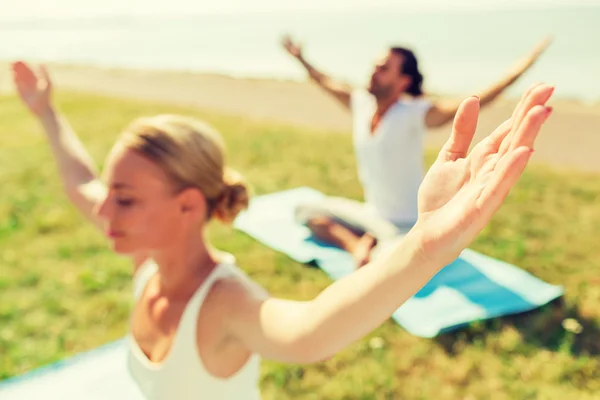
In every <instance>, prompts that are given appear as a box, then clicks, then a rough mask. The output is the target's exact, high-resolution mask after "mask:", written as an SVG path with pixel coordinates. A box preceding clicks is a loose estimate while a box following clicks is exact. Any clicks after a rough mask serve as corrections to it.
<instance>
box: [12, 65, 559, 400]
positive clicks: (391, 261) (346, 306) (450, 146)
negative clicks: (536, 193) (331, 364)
mask: <svg viewBox="0 0 600 400" xmlns="http://www.w3.org/2000/svg"><path fill="white" fill-rule="evenodd" d="M13 71H14V81H15V84H16V87H17V89H18V92H19V94H20V96H21V98H22V99H23V101H24V103H25V104H26V105H27V107H28V108H29V109H30V110H31V112H32V113H33V114H34V115H35V116H36V118H37V119H38V120H39V121H40V123H41V124H42V126H43V128H44V130H45V132H46V135H47V138H48V141H49V143H50V147H51V149H52V151H53V153H54V156H55V158H56V161H57V164H58V168H59V170H60V175H61V177H62V181H63V183H64V187H65V190H66V192H67V193H68V194H69V197H70V199H71V201H72V202H73V203H74V204H75V206H76V207H77V208H78V209H79V210H80V211H81V212H82V213H83V214H84V215H85V216H87V217H88V218H89V219H90V220H91V221H93V222H94V223H95V224H96V225H97V226H98V228H100V229H102V230H104V231H105V232H106V234H107V235H108V236H109V237H110V239H111V240H112V247H113V249H114V251H116V252H117V253H119V254H125V255H128V256H130V257H131V259H132V261H133V265H134V275H133V281H134V289H135V305H134V307H133V310H132V313H131V321H130V329H131V334H130V338H131V340H130V342H129V346H130V349H129V363H130V369H131V372H132V375H133V377H134V379H135V381H136V382H137V383H138V385H139V387H140V389H141V390H142V392H143V393H144V394H145V396H146V397H147V398H149V399H188V398H190V399H191V398H198V396H202V397H203V398H211V399H236V400H237V399H240V398H244V399H258V398H260V394H259V390H258V379H259V362H260V359H261V358H269V359H272V360H277V361H279V362H286V363H313V362H318V361H320V360H324V359H326V358H328V357H331V356H333V355H334V354H335V353H336V352H338V351H340V350H341V349H343V348H345V347H346V346H348V345H349V344H351V343H352V342H354V341H356V340H359V339H360V338H361V337H363V336H364V335H366V334H368V333H369V332H371V331H372V330H373V329H375V328H376V327H378V326H379V325H380V324H382V323H383V322H385V321H386V320H387V319H388V318H389V317H390V315H391V314H392V313H393V312H394V311H395V310H396V309H397V308H398V307H399V306H400V305H401V304H402V303H403V302H405V301H406V300H407V299H408V298H410V297H411V296H412V295H413V294H415V293H416V292H417V291H418V290H419V289H420V288H421V287H422V286H423V285H424V284H425V283H426V282H427V281H428V280H429V279H431V278H432V277H433V276H434V275H435V274H436V273H437V272H438V271H439V270H440V269H441V268H442V267H443V266H444V265H446V264H448V263H449V262H450V261H452V260H453V259H454V258H456V257H457V256H458V254H459V253H460V252H461V251H462V250H463V249H464V248H465V247H466V246H468V245H469V243H471V241H472V240H473V239H474V238H475V236H476V235H477V233H478V232H479V231H480V230H481V229H482V228H483V227H484V226H485V225H486V223H487V222H488V221H489V219H490V218H491V217H492V215H493V214H494V212H495V211H496V210H497V209H498V207H499V206H500V204H501V203H502V201H503V200H504V198H505V197H506V195H507V194H508V192H509V190H510V189H511V187H512V186H513V185H514V184H515V183H516V182H517V180H518V178H519V176H520V175H521V173H522V172H523V170H524V168H525V166H526V164H527V162H528V160H529V157H530V155H531V152H532V150H531V148H532V146H533V143H534V140H535V138H536V136H537V134H538V132H539V129H540V127H541V125H542V124H543V123H544V122H545V121H546V119H547V117H548V116H549V114H550V109H549V108H548V107H545V103H546V102H547V101H548V99H549V98H550V96H551V94H552V88H551V87H550V86H547V85H538V86H535V87H533V88H532V89H530V90H529V91H528V92H527V93H526V94H525V95H524V97H523V98H522V100H521V102H520V103H519V105H518V106H517V108H516V109H515V113H514V114H513V117H512V118H511V119H510V120H509V121H507V122H506V123H504V124H503V125H501V126H500V127H498V129H497V130H496V131H495V132H493V133H492V134H491V135H490V136H488V137H487V138H486V140H484V141H483V142H481V143H479V144H478V145H477V146H476V147H475V148H474V150H473V151H472V152H471V154H469V155H467V151H468V148H469V145H470V143H471V140H472V137H473V134H474V131H475V126H476V123H477V117H478V112H479V104H478V101H477V98H475V97H472V98H469V99H467V100H465V101H464V102H463V103H462V105H461V108H460V110H459V111H458V115H457V118H456V120H455V123H454V129H453V130H452V134H451V138H450V140H449V141H448V143H447V145H446V146H445V147H444V149H443V150H442V152H441V153H440V156H439V158H438V160H437V161H436V163H435V164H434V165H433V167H432V168H431V170H430V171H429V173H428V174H427V176H426V178H425V181H424V183H423V186H422V189H421V192H420V197H419V212H420V214H419V220H418V222H417V224H416V225H415V227H414V228H413V229H412V230H411V231H410V232H409V233H408V235H407V236H406V237H405V238H404V240H402V241H401V242H399V243H398V244H397V245H396V247H395V248H394V249H392V250H391V253H390V254H389V255H387V256H386V257H381V258H378V259H377V260H376V261H374V262H372V263H370V264H368V265H367V266H365V267H364V268H361V269H360V270H358V271H356V272H355V273H354V274H352V275H350V276H348V277H346V278H344V279H341V280H339V281H337V282H335V283H332V284H331V285H330V286H329V287H328V288H326V289H325V290H324V291H323V292H322V293H320V294H319V295H318V296H317V297H315V298H314V299H313V300H310V301H290V300H284V299H278V298H274V297H271V296H269V294H268V293H266V291H265V290H264V289H262V288H261V287H259V286H258V285H257V284H256V283H254V282H252V281H251V280H250V279H249V278H248V277H247V276H246V275H245V274H243V273H242V272H241V270H240V269H238V267H237V266H236V262H235V259H234V257H233V256H232V255H230V254H226V253H223V252H220V251H218V250H217V249H215V248H213V247H212V246H211V244H210V243H209V242H208V241H207V239H206V237H205V234H204V230H205V227H206V223H207V221H208V220H209V219H210V218H213V217H214V218H217V219H219V220H221V221H223V222H226V223H227V222H231V221H232V220H233V219H234V218H235V216H236V215H237V213H238V212H239V211H240V210H242V209H243V208H244V207H246V206H247V204H248V193H247V191H246V186H245V185H244V183H243V181H242V180H241V179H240V177H239V175H236V174H233V173H231V172H230V171H229V170H227V169H226V167H225V164H224V163H225V161H224V154H223V150H224V149H223V144H222V142H221V139H220V137H219V135H218V133H217V132H215V131H214V130H213V129H211V128H210V127H208V126H206V125H205V124H203V123H201V122H199V121H195V120H192V119H189V118H185V117H180V116H171V115H158V116H154V117H148V118H142V119H139V120H136V121H134V122H133V123H132V124H131V125H130V126H129V127H127V128H126V129H125V130H124V132H123V134H122V136H121V137H120V138H119V140H118V141H117V143H116V144H115V146H114V147H113V149H112V150H111V152H110V154H109V156H108V158H107V161H106V167H105V171H104V177H103V180H100V178H99V176H98V175H97V173H96V171H95V169H94V167H93V164H92V161H91V158H90V156H89V155H88V154H87V152H86V151H85V149H84V147H83V146H82V144H81V142H80V141H79V140H78V139H77V136H76V135H75V133H74V132H73V131H72V130H71V128H70V127H69V125H68V123H67V121H66V120H65V119H64V118H63V117H61V116H60V115H59V113H58V111H57V110H56V108H55V106H54V104H53V103H52V100H51V89H52V87H51V81H50V79H49V77H48V74H47V73H46V71H45V70H44V69H41V74H40V76H37V75H36V73H34V72H33V71H32V70H31V69H30V68H29V67H28V66H27V65H26V64H24V63H22V62H18V63H15V64H13Z"/></svg>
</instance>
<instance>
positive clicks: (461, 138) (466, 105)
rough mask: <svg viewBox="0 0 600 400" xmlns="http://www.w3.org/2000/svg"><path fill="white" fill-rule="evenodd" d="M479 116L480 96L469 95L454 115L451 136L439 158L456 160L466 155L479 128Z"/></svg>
mask: <svg viewBox="0 0 600 400" xmlns="http://www.w3.org/2000/svg"><path fill="white" fill-rule="evenodd" d="M478 117H479V98H477V97H469V98H468V99H466V100H464V101H463V102H462V103H461V104H460V106H459V108H458V111H457V112H456V116H455V117H454V123H453V125H452V132H451V133H450V138H449V139H448V141H447V142H446V144H445V145H444V147H443V148H442V150H441V151H440V153H439V156H438V159H440V160H442V161H456V160H458V159H459V158H464V157H466V155H467V152H468V151H469V147H470V146H471V142H472V141H473V136H474V135H475V131H476V129H477V118H478Z"/></svg>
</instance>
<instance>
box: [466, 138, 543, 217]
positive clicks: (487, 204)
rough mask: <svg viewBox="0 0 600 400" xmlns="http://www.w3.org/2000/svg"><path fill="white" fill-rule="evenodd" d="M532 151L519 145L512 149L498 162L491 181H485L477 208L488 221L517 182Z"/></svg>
mask: <svg viewBox="0 0 600 400" xmlns="http://www.w3.org/2000/svg"><path fill="white" fill-rule="evenodd" d="M532 153H533V150H532V149H530V148H528V147H519V148H518V149H516V150H513V151H511V152H510V154H508V155H507V156H506V158H505V159H503V160H502V162H501V163H499V164H498V167H497V169H496V170H495V171H494V172H493V174H492V175H491V176H490V179H489V181H488V182H487V183H485V187H484V189H483V191H482V192H481V195H480V196H479V199H478V200H477V208H478V209H479V210H480V213H481V214H482V217H483V218H484V219H485V220H486V221H487V220H489V219H491V218H492V216H493V215H494V213H495V212H496V211H497V210H498V209H499V208H500V206H501V205H502V203H503V202H504V199H506V196H508V194H509V193H510V191H511V189H512V188H513V187H514V185H515V184H516V183H517V181H518V180H519V178H520V177H521V175H522V174H523V171H524V170H525V167H526V166H527V163H528V162H529V159H530V158H531V154H532Z"/></svg>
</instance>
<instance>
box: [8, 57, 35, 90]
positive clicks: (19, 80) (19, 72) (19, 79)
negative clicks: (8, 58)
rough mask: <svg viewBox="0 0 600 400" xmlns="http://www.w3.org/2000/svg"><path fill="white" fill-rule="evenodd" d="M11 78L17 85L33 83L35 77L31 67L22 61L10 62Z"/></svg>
mask: <svg viewBox="0 0 600 400" xmlns="http://www.w3.org/2000/svg"><path fill="white" fill-rule="evenodd" d="M12 72H13V79H14V81H15V83H16V84H17V86H21V85H32V84H35V82H36V80H37V78H36V76H35V74H34V73H33V71H32V70H31V68H29V66H28V65H27V64H25V63H24V62H22V61H17V62H14V63H13V64H12Z"/></svg>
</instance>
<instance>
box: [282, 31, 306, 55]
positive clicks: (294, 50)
mask: <svg viewBox="0 0 600 400" xmlns="http://www.w3.org/2000/svg"><path fill="white" fill-rule="evenodd" d="M281 45H282V46H283V48H284V49H286V50H287V52H288V53H290V54H291V55H292V56H294V57H301V56H302V47H301V46H300V44H298V43H294V41H293V40H292V38H291V37H290V36H287V35H286V36H284V37H283V38H282V39H281Z"/></svg>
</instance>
